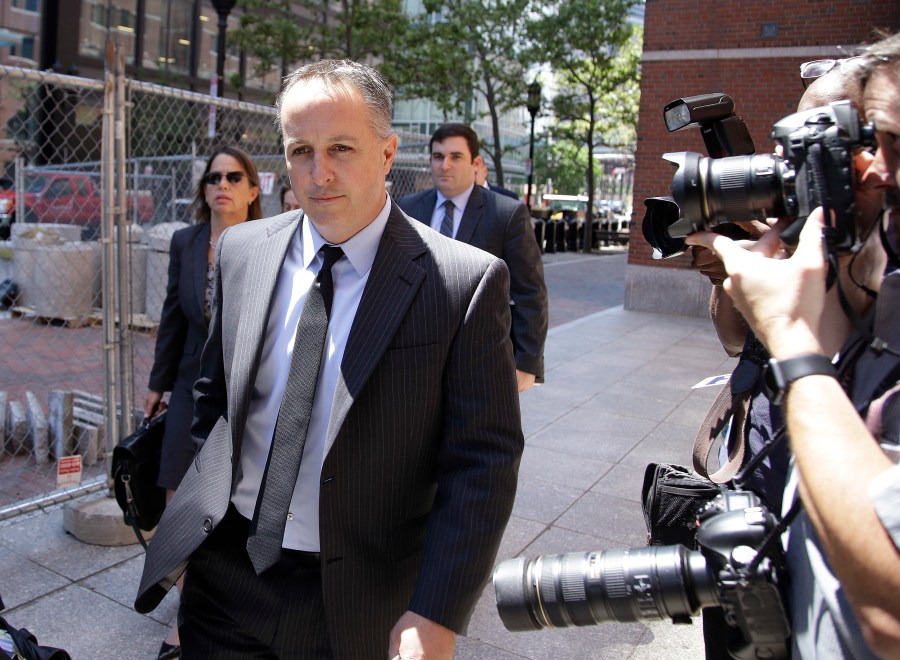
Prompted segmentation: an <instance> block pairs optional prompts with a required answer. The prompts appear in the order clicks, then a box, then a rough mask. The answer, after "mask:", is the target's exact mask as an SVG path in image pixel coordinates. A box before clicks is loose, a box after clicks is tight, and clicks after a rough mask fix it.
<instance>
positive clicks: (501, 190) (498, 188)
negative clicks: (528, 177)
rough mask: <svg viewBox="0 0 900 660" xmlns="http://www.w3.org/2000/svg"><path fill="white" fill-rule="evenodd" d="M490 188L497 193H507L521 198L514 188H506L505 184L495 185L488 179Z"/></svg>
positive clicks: (509, 195)
mask: <svg viewBox="0 0 900 660" xmlns="http://www.w3.org/2000/svg"><path fill="white" fill-rule="evenodd" d="M488 189H489V190H490V191H491V192H493V193H497V194H498V195H505V196H506V197H512V198H513V199H519V196H518V195H517V194H516V193H514V192H513V191H512V190H509V189H508V188H504V187H503V186H495V185H494V184H493V183H491V182H490V181H488Z"/></svg>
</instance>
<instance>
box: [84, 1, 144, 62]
mask: <svg viewBox="0 0 900 660" xmlns="http://www.w3.org/2000/svg"><path fill="white" fill-rule="evenodd" d="M136 9H137V0H114V1H113V2H109V1H108V0H82V2H81V29H80V31H79V36H80V39H81V42H80V43H79V45H78V53H79V54H80V55H84V56H87V57H97V58H101V59H102V58H103V57H104V56H105V53H106V40H107V39H112V40H113V42H114V43H118V44H119V45H120V46H121V47H122V48H123V49H124V51H125V61H126V62H133V61H134V39H135V33H134V29H135V26H136V25H137V18H136Z"/></svg>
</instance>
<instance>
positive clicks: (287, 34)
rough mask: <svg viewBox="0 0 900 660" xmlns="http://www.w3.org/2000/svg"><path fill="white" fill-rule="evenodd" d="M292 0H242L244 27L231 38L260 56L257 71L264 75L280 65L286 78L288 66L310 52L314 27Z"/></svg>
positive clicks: (255, 73)
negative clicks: (299, 15) (299, 14)
mask: <svg viewBox="0 0 900 660" xmlns="http://www.w3.org/2000/svg"><path fill="white" fill-rule="evenodd" d="M291 5H292V3H291V1H290V0H240V4H239V5H238V6H239V7H240V8H241V9H242V10H243V11H242V13H241V15H240V19H239V20H240V27H239V28H238V29H236V30H232V31H231V32H229V33H228V35H227V36H228V41H229V42H230V43H231V44H233V45H235V46H237V47H238V48H240V49H241V50H242V51H244V53H246V54H247V55H249V56H251V57H253V58H256V66H255V67H254V71H253V74H254V75H255V76H260V77H261V76H264V75H266V74H267V73H269V72H270V71H272V70H273V69H275V68H276V67H279V68H280V69H281V75H282V77H283V76H285V75H286V74H287V71H288V68H289V67H290V66H291V65H293V64H294V63H296V62H299V61H300V60H301V59H303V58H304V57H307V56H308V55H309V50H310V48H311V45H310V44H311V43H312V41H313V30H312V27H311V26H310V25H309V23H308V22H304V21H300V20H298V19H297V16H296V14H295V13H294V12H293V11H292V6H291Z"/></svg>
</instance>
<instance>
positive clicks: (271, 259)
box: [135, 205, 524, 658]
mask: <svg viewBox="0 0 900 660" xmlns="http://www.w3.org/2000/svg"><path fill="white" fill-rule="evenodd" d="M301 217H302V213H300V212H293V213H287V214H282V215H279V216H276V217H274V218H270V219H268V220H258V221H255V222H252V223H245V224H242V225H238V226H237V227H233V228H231V229H229V230H228V231H227V232H226V233H225V234H224V235H223V237H222V239H221V241H220V255H219V268H218V271H217V273H218V277H219V291H218V294H217V309H216V311H215V312H214V315H213V321H212V326H211V329H210V337H209V341H208V342H207V344H206V347H205V348H204V351H203V364H202V370H201V377H200V380H198V382H197V385H196V391H195V394H196V406H195V410H196V420H195V423H194V427H193V431H194V433H195V436H196V437H197V439H198V441H200V442H205V444H203V448H202V449H201V451H200V453H199V454H198V456H197V459H196V460H195V462H194V465H193V467H192V468H191V469H190V470H189V471H188V474H187V475H186V477H185V480H184V481H183V482H182V484H181V486H180V487H179V489H178V491H177V493H176V495H175V498H174V499H173V500H172V502H171V503H170V504H169V506H168V508H167V509H166V512H165V515H164V516H163V519H162V521H161V522H160V525H159V528H158V530H157V532H156V535H155V536H154V538H153V541H152V542H151V543H150V548H149V551H148V553H147V559H146V562H145V567H144V574H143V577H142V579H141V586H140V589H139V592H138V596H137V599H136V601H135V608H136V609H137V610H138V611H140V612H147V611H149V610H152V609H153V608H155V607H156V606H157V605H158V604H159V602H160V600H161V599H162V597H163V596H164V595H165V593H166V591H167V590H168V589H169V588H170V587H171V586H172V585H173V584H174V582H175V580H176V579H177V578H178V576H179V575H180V574H181V572H182V570H183V568H184V567H185V565H186V563H187V560H188V557H189V555H190V554H191V553H192V552H193V550H194V549H195V548H196V547H197V546H198V545H199V544H200V543H201V542H202V541H203V540H204V538H206V535H207V534H208V533H209V531H211V530H212V529H213V528H214V527H215V525H216V524H218V522H219V521H220V520H221V519H222V517H223V515H224V514H225V511H226V509H227V506H228V502H229V499H230V495H231V489H232V485H233V479H234V473H233V464H234V461H235V460H237V457H238V456H239V455H240V451H241V441H242V436H243V430H244V424H245V421H246V418H247V412H248V406H249V403H250V399H251V396H252V389H253V385H254V382H255V379H256V369H257V368H258V365H259V352H260V350H261V348H262V341H263V336H264V331H265V327H266V321H267V317H268V313H269V308H270V304H271V296H272V292H273V289H274V286H275V281H276V278H277V276H278V273H279V271H280V268H281V264H282V261H283V259H284V255H285V252H286V250H287V248H288V245H289V244H290V241H291V237H292V236H293V234H294V232H295V231H296V230H297V227H298V225H299V222H298V220H299V219H300V218H301ZM508 286H509V276H508V272H507V269H506V266H505V265H504V264H503V262H502V261H500V260H498V259H494V258H492V257H491V256H490V255H488V254H485V253H484V252H481V251H479V250H474V249H472V248H471V247H469V246H466V245H463V244H462V243H459V242H457V241H452V240H448V239H446V238H445V237H443V236H440V235H439V234H438V233H437V232H433V231H431V230H430V229H427V228H426V227H424V226H423V225H421V224H420V223H418V222H414V221H412V220H411V219H410V218H407V217H406V216H405V215H404V214H403V213H402V212H401V211H400V210H399V208H398V207H397V206H396V205H394V206H393V208H392V210H391V215H390V217H389V219H388V223H387V227H386V229H385V231H384V235H383V236H382V239H381V242H380V244H379V247H378V252H377V255H376V258H375V262H374V264H373V266H372V270H371V272H370V274H369V280H368V283H367V285H366V289H365V291H364V293H363V296H362V299H361V301H360V304H359V308H358V311H357V313H356V317H355V319H354V322H353V325H352V328H351V331H350V335H349V338H348V341H347V347H346V350H345V354H344V359H343V361H342V363H341V374H340V377H339V379H338V384H337V387H336V391H335V397H334V402H333V410H332V413H331V424H330V427H329V431H328V436H327V441H326V458H325V462H324V465H323V468H322V486H321V493H320V501H319V509H320V541H321V555H322V580H323V591H324V598H325V607H326V618H327V621H328V630H329V634H330V638H331V644H332V647H333V649H334V653H335V656H336V657H339V658H363V657H382V656H384V653H385V652H386V649H387V648H388V635H389V632H390V629H391V628H392V627H393V625H394V623H395V622H396V620H397V619H398V618H399V616H400V615H401V614H402V613H403V612H404V611H406V610H407V609H410V610H412V611H415V612H417V613H419V614H421V615H423V616H425V617H427V618H429V619H431V620H433V621H436V622H438V623H440V624H441V625H444V626H446V627H448V628H450V629H452V630H455V631H457V632H460V633H462V632H464V631H465V628H466V625H467V622H468V618H469V617H470V615H471V612H472V610H473V608H474V606H475V602H476V599H477V598H478V596H479V595H480V592H481V589H482V587H483V585H484V583H485V582H486V581H487V579H488V575H489V573H490V570H491V567H492V564H493V562H494V559H495V554H496V551H497V548H498V546H499V543H500V538H501V536H502V533H503V529H504V527H505V525H506V521H507V519H508V517H509V514H510V511H511V509H512V504H513V499H514V496H515V489H516V477H517V471H518V463H519V458H520V456H521V451H522V448H523V444H524V440H523V437H522V431H521V422H520V417H519V403H518V396H517V393H516V379H515V369H514V363H513V356H512V348H511V344H510V340H509V323H510V316H509V305H508V301H509V297H508V296H509V292H508ZM274 606H277V604H273V607H274Z"/></svg>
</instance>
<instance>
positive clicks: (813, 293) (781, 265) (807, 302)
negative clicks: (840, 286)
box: [688, 210, 900, 657]
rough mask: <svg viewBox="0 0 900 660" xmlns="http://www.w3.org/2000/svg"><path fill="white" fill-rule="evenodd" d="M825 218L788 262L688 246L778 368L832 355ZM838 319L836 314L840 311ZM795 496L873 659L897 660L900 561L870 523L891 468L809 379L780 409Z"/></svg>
mask: <svg viewBox="0 0 900 660" xmlns="http://www.w3.org/2000/svg"><path fill="white" fill-rule="evenodd" d="M821 231H822V214H821V211H820V210H817V211H815V212H814V213H813V214H812V215H810V217H809V219H808V220H807V222H806V226H805V227H804V230H803V232H802V234H801V239H800V244H799V246H798V248H797V250H796V252H795V253H794V255H793V256H792V257H791V258H790V259H774V258H772V257H773V255H774V254H775V253H776V251H777V249H778V244H777V239H778V236H777V234H778V232H777V231H773V232H770V233H769V234H767V235H766V236H765V237H763V238H762V239H761V240H760V241H758V243H757V244H756V245H755V246H754V247H753V248H752V249H751V250H746V249H744V248H742V247H740V246H738V245H737V244H735V243H734V242H732V241H731V240H730V239H728V238H726V237H723V236H720V235H717V234H710V233H700V234H695V235H693V236H690V237H689V238H688V242H689V243H692V244H697V245H703V246H705V247H708V248H711V249H713V250H714V251H715V252H716V254H718V255H719V256H720V257H721V258H722V260H723V262H724V264H725V266H726V269H727V270H728V273H729V277H728V279H727V280H725V282H724V284H723V288H724V290H725V292H726V293H728V294H729V295H730V296H731V297H732V298H733V299H734V301H735V304H736V306H737V308H738V310H740V311H741V313H742V314H743V316H744V318H746V319H747V321H748V322H749V324H750V326H751V328H752V329H753V331H754V332H755V333H756V335H757V336H758V337H759V338H760V339H761V340H762V341H763V343H764V344H765V345H766V347H767V348H768V349H769V351H770V353H771V354H772V356H773V357H775V358H776V359H781V360H783V359H787V358H790V357H795V356H798V355H803V354H808V353H819V354H823V355H831V354H833V352H834V350H836V349H835V348H834V344H835V343H836V342H837V341H838V339H840V337H837V336H826V333H828V331H829V330H828V329H829V328H830V327H833V325H834V324H831V323H823V322H822V321H823V319H825V318H829V317H830V316H831V315H832V314H833V313H835V312H834V310H832V309H830V307H833V306H834V305H833V302H832V301H831V300H828V299H826V294H825V270H826V266H825V260H824V258H823V247H822V237H821ZM838 311H839V310H838ZM786 421H787V426H788V429H789V435H790V438H791V448H792V450H793V453H794V455H795V457H796V462H797V467H798V469H799V471H800V479H801V484H800V487H801V495H802V498H803V503H804V506H805V508H806V510H807V512H808V513H809V516H810V519H811V520H812V522H813V524H814V525H815V527H816V530H817V532H818V534H819V536H820V538H821V540H822V542H823V545H824V548H825V550H826V552H827V554H828V556H829V558H830V560H831V564H832V566H833V567H834V569H835V572H836V573H837V576H838V578H839V579H840V581H841V584H842V585H843V588H844V590H845V592H846V594H847V596H848V598H849V600H850V602H851V603H852V605H853V607H854V610H855V612H856V614H857V618H858V619H859V622H860V624H861V626H862V629H863V631H864V634H865V636H866V639H867V641H868V643H869V645H870V646H871V647H872V649H873V650H874V651H875V652H876V653H879V654H881V655H883V656H885V657H900V601H898V599H897V593H898V592H900V552H898V548H897V547H896V546H895V545H894V543H893V541H892V540H891V538H890V536H889V535H888V533H887V530H886V529H885V528H884V526H883V525H882V524H881V521H880V519H879V518H878V516H877V515H876V513H875V508H874V505H873V501H872V499H871V497H870V495H869V492H868V488H867V485H868V484H869V483H871V482H872V480H873V479H874V478H875V477H877V476H878V475H880V474H882V473H883V472H885V471H886V470H888V469H889V468H890V467H891V465H892V464H891V463H890V461H889V460H888V459H887V458H886V457H885V456H884V454H883V453H882V451H881V449H880V448H879V447H878V444H877V443H876V442H875V440H874V439H873V438H872V436H871V435H870V434H869V432H868V430H867V429H866V427H865V425H864V424H863V422H862V420H861V419H860V418H859V415H858V414H857V413H856V410H855V409H854V407H853V405H852V404H851V403H850V401H849V400H848V399H847V397H846V395H845V394H844V392H843V390H842V389H841V387H840V385H839V384H838V382H837V381H836V380H834V379H833V378H829V377H827V376H809V377H806V378H801V379H799V380H797V381H795V382H794V383H793V385H792V386H791V388H790V389H789V391H788V395H787V399H786Z"/></svg>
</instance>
